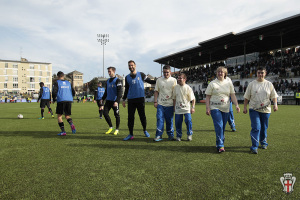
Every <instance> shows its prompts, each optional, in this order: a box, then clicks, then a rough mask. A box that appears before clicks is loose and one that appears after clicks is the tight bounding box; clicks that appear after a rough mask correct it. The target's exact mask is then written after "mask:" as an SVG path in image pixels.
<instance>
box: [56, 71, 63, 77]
mask: <svg viewBox="0 0 300 200" xmlns="http://www.w3.org/2000/svg"><path fill="white" fill-rule="evenodd" d="M64 75H65V74H64V73H63V72H62V71H59V72H57V77H63V76H64Z"/></svg>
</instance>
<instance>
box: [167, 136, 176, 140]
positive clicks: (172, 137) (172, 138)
mask: <svg viewBox="0 0 300 200" xmlns="http://www.w3.org/2000/svg"><path fill="white" fill-rule="evenodd" d="M168 140H170V141H176V139H175V138H174V136H169V138H168Z"/></svg>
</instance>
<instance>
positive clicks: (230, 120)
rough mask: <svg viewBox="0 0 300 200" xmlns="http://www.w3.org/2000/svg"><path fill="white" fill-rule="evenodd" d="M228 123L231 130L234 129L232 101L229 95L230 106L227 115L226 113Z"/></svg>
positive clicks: (233, 130)
mask: <svg viewBox="0 0 300 200" xmlns="http://www.w3.org/2000/svg"><path fill="white" fill-rule="evenodd" d="M228 124H229V126H230V128H231V130H232V132H235V131H236V128H235V123H234V116H233V109H232V101H231V97H230V107H229V115H228Z"/></svg>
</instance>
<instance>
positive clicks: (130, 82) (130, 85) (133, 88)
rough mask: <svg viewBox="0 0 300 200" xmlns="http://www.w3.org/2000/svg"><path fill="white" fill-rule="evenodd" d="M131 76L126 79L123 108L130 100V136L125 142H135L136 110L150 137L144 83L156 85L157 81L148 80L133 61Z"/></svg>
mask: <svg viewBox="0 0 300 200" xmlns="http://www.w3.org/2000/svg"><path fill="white" fill-rule="evenodd" d="M128 69H129V71H130V74H128V75H127V76H126V78H125V92H124V95H123V102H122V104H123V107H124V108H125V107H126V103H125V100H126V99H128V128H129V135H128V136H127V137H125V138H124V140H133V127H134V115H135V110H138V114H139V116H140V120H141V123H142V126H143V131H144V134H145V136H146V137H150V135H149V133H148V132H147V130H146V128H147V120H146V115H145V91H144V81H145V82H147V83H150V84H155V83H156V81H153V80H151V79H150V78H148V77H147V76H146V75H145V74H144V73H142V72H138V71H136V64H135V62H134V61H133V60H130V61H128Z"/></svg>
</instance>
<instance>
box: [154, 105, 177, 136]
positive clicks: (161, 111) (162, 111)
mask: <svg viewBox="0 0 300 200" xmlns="http://www.w3.org/2000/svg"><path fill="white" fill-rule="evenodd" d="M173 115H174V107H173V106H162V105H158V106H157V112H156V120H157V121H156V137H157V136H160V137H162V134H163V132H164V121H166V129H167V135H168V136H169V137H174V129H173Z"/></svg>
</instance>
